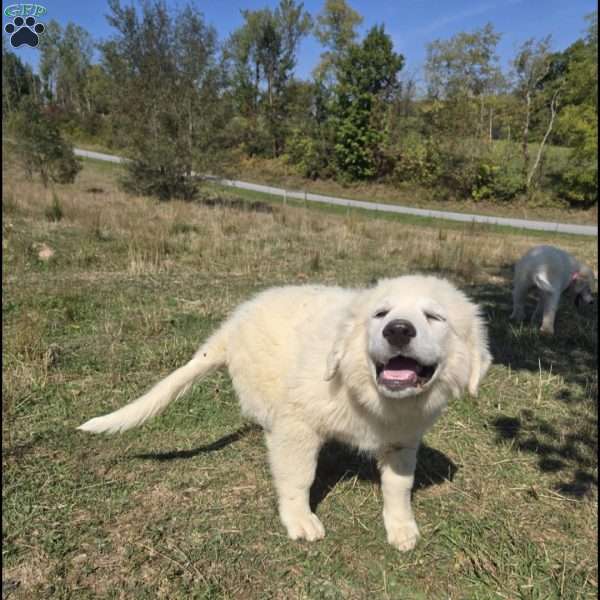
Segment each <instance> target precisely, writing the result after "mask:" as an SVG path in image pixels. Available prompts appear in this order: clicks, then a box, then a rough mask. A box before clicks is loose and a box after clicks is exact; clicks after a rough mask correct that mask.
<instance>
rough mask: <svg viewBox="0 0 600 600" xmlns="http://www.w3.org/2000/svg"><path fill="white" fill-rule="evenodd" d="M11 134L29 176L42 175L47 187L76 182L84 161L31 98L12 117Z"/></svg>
mask: <svg viewBox="0 0 600 600" xmlns="http://www.w3.org/2000/svg"><path fill="white" fill-rule="evenodd" d="M8 130H9V132H10V135H11V137H12V138H13V140H14V147H15V152H16V154H17V155H18V156H19V158H20V159H21V163H22V165H23V166H24V168H25V170H26V172H27V174H28V175H29V176H32V175H33V174H34V173H38V174H39V175H40V177H41V179H42V183H43V184H44V186H47V185H48V182H49V181H53V182H55V183H73V181H75V177H76V176H77V173H79V171H80V170H81V161H79V160H78V159H77V158H76V157H75V154H74V153H73V146H72V145H71V144H69V143H68V142H67V141H66V140H65V139H63V137H62V136H61V134H60V131H59V129H58V126H57V125H56V122H55V121H54V120H53V119H52V118H50V117H49V116H48V115H47V114H45V113H44V112H43V111H42V109H41V107H40V106H39V105H38V104H37V103H36V102H34V101H33V100H32V99H31V98H29V97H25V98H24V99H23V100H22V101H21V103H20V105H19V109H18V110H17V111H15V112H14V113H12V114H11V116H10V118H9V122H8Z"/></svg>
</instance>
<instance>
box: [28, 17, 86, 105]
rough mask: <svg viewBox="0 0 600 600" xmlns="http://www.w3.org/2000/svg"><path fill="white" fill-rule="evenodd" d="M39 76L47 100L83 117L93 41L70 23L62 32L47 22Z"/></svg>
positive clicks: (84, 32)
mask: <svg viewBox="0 0 600 600" xmlns="http://www.w3.org/2000/svg"><path fill="white" fill-rule="evenodd" d="M39 48H40V51H41V54H42V56H41V59H40V75H41V78H42V82H43V85H44V90H45V94H46V97H47V98H48V100H50V101H51V102H53V103H55V104H56V105H57V106H59V107H60V108H62V109H64V110H65V111H67V112H73V113H77V114H80V115H81V114H82V113H83V112H84V111H85V110H86V109H89V108H90V104H89V99H86V97H85V82H86V77H87V74H88V70H89V69H90V67H91V62H92V55H93V42H92V38H91V36H90V34H89V33H88V32H87V31H86V30H85V29H83V28H82V27H80V26H79V25H75V24H73V23H68V24H67V26H66V27H65V28H64V29H63V28H62V27H61V26H60V25H59V24H58V23H57V22H56V21H53V20H52V21H50V22H49V23H48V24H47V26H46V31H45V32H44V35H43V36H41V37H40V43H39Z"/></svg>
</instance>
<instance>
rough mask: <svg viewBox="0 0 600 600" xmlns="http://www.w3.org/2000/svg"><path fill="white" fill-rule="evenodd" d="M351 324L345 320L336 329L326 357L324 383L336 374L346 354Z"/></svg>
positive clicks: (348, 320) (347, 319)
mask: <svg viewBox="0 0 600 600" xmlns="http://www.w3.org/2000/svg"><path fill="white" fill-rule="evenodd" d="M351 329H352V324H351V321H350V319H349V318H345V319H344V320H343V321H342V324H341V325H340V327H339V328H338V331H337V333H336V336H335V340H334V342H333V346H332V348H331V350H330V351H329V354H328V355H327V367H326V370H325V381H329V380H330V379H333V378H334V377H335V375H336V373H337V372H338V369H339V367H340V362H341V361H342V358H344V354H345V353H346V345H347V341H348V336H349V334H350V330H351Z"/></svg>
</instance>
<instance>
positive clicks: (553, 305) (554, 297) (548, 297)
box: [540, 291, 560, 335]
mask: <svg viewBox="0 0 600 600" xmlns="http://www.w3.org/2000/svg"><path fill="white" fill-rule="evenodd" d="M559 300H560V293H557V292H555V291H553V292H542V294H541V297H540V301H542V302H543V312H544V315H543V317H542V326H541V327H540V331H541V332H542V333H548V334H550V335H552V334H553V333H554V319H555V318H556V310H557V308H558V302H559Z"/></svg>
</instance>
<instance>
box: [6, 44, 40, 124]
mask: <svg viewBox="0 0 600 600" xmlns="http://www.w3.org/2000/svg"><path fill="white" fill-rule="evenodd" d="M39 95H40V80H39V77H38V76H37V75H34V73H33V71H32V70H31V67H30V66H29V65H25V64H23V62H22V61H21V59H20V58H19V57H18V56H17V55H16V54H15V53H14V52H10V51H9V50H8V49H7V48H6V42H5V38H4V37H2V114H3V115H7V114H8V113H10V112H12V111H14V110H16V109H17V108H18V106H19V102H20V101H21V99H22V98H23V97H25V96H32V97H33V98H34V99H35V100H37V99H38V98H39Z"/></svg>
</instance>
